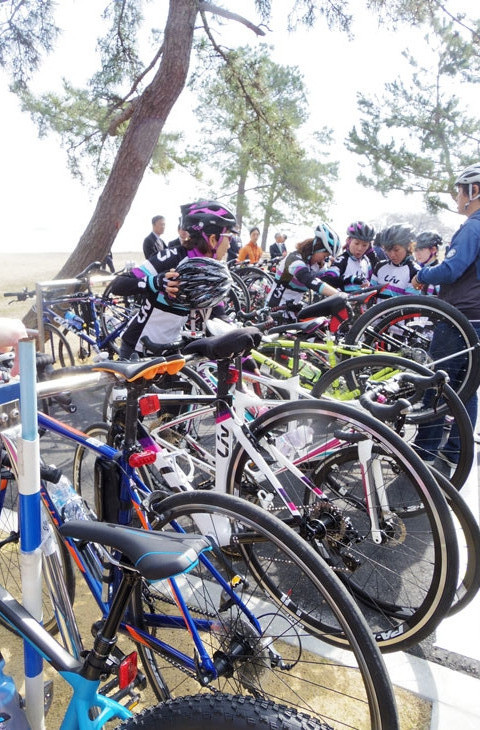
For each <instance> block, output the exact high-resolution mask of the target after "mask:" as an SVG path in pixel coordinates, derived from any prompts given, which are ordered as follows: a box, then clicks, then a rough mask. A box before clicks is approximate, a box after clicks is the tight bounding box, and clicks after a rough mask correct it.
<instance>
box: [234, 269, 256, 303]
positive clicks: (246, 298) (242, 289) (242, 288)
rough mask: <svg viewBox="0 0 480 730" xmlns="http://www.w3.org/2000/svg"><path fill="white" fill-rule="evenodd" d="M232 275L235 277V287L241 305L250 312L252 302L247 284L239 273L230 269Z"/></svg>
mask: <svg viewBox="0 0 480 730" xmlns="http://www.w3.org/2000/svg"><path fill="white" fill-rule="evenodd" d="M230 276H231V277H232V279H233V287H234V289H235V292H236V294H237V297H238V300H239V302H240V306H241V307H242V310H243V311H244V312H249V311H250V309H251V302H250V294H249V293H248V287H247V285H246V284H245V282H244V281H243V279H242V277H241V276H238V274H236V273H235V271H230Z"/></svg>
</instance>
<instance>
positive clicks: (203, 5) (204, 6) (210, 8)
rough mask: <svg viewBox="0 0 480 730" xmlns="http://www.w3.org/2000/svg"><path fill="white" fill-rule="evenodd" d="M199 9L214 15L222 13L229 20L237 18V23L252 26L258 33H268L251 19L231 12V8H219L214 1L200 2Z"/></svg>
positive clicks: (251, 28)
mask: <svg viewBox="0 0 480 730" xmlns="http://www.w3.org/2000/svg"><path fill="white" fill-rule="evenodd" d="M198 9H199V11H200V12H201V13H202V12H207V13H212V14H213V15H221V16H222V17H223V18H228V19H229V20H235V21H236V22H237V23H242V25H245V26H246V27H247V28H250V30H253V32H254V33H256V34H257V35H266V33H265V31H264V30H263V29H262V28H261V26H259V25H255V24H254V23H252V22H251V21H250V20H247V18H244V17H242V16H241V15H238V14H237V13H232V12H230V10H225V8H219V7H218V5H213V3H207V2H203V1H201V2H199V3H198Z"/></svg>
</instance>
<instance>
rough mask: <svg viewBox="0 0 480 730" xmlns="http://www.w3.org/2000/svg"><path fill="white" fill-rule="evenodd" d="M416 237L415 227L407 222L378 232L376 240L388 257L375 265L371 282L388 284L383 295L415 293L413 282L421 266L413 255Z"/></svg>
mask: <svg viewBox="0 0 480 730" xmlns="http://www.w3.org/2000/svg"><path fill="white" fill-rule="evenodd" d="M414 238H415V236H414V231H413V228H412V227H411V226H409V225H407V224H406V223H398V224H396V225H393V226H389V227H388V228H384V229H383V230H381V231H380V232H379V233H378V235H377V237H376V240H377V241H378V243H379V245H380V246H382V248H383V249H384V251H385V253H386V254H387V257H388V258H387V259H386V260H385V261H379V262H378V263H377V264H376V265H375V266H374V267H373V273H372V277H371V279H370V283H371V284H372V286H383V285H385V284H386V288H385V289H384V290H383V291H382V293H381V296H385V297H387V296H390V297H395V296H400V295H402V294H415V289H414V287H413V285H412V283H411V282H412V279H413V277H414V276H415V275H416V273H417V272H418V271H419V270H420V267H419V265H418V264H417V263H416V262H415V260H414V258H413V256H412V250H413V241H414Z"/></svg>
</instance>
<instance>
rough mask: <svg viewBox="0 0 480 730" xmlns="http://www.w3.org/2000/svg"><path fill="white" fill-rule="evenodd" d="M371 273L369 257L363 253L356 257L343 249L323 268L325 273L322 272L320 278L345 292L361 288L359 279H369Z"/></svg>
mask: <svg viewBox="0 0 480 730" xmlns="http://www.w3.org/2000/svg"><path fill="white" fill-rule="evenodd" d="M371 275H372V263H371V260H370V257H369V256H368V255H367V254H365V255H363V256H362V257H361V258H360V259H357V258H356V257H355V256H352V255H351V253H350V252H349V251H344V252H343V253H342V254H340V256H337V258H336V259H335V260H334V261H333V263H332V264H331V265H330V266H329V267H328V268H327V269H326V270H325V273H324V274H323V272H322V278H323V279H324V280H325V281H326V282H328V283H329V284H331V285H332V286H335V287H337V288H338V289H342V290H343V291H347V292H350V291H358V290H359V289H361V288H362V287H361V281H360V279H363V280H364V281H369V280H370V277H371ZM355 280H357V281H355Z"/></svg>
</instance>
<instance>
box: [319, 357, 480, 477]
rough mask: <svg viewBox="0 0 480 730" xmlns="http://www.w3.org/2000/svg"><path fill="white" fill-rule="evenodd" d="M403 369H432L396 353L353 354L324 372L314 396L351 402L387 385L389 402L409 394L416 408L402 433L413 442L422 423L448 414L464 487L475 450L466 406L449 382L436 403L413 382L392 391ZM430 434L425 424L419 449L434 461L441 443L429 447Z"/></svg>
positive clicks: (384, 392) (455, 474)
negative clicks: (455, 434)
mask: <svg viewBox="0 0 480 730" xmlns="http://www.w3.org/2000/svg"><path fill="white" fill-rule="evenodd" d="M401 373H414V374H417V375H425V376H429V375H431V374H432V371H431V370H429V368H426V367H425V366H423V365H420V364H419V363H416V362H413V361H412V360H407V359H406V358H401V357H397V356H396V355H380V354H375V355H373V356H372V355H362V356H358V357H352V358H350V359H348V360H344V361H343V362H340V363H339V364H338V365H336V366H335V367H334V368H331V369H330V370H328V371H327V372H326V373H325V374H324V375H322V377H321V378H320V379H319V380H318V381H317V383H315V385H314V387H313V389H312V396H314V397H315V398H321V397H328V398H333V399H334V400H340V401H341V402H347V403H348V402H351V401H357V400H358V398H359V396H360V395H361V394H362V393H364V392H366V391H367V390H368V389H369V388H370V387H374V388H378V387H379V386H384V387H382V389H381V390H380V393H381V395H382V397H383V398H384V399H385V402H387V403H389V402H390V403H391V402H393V401H395V400H397V399H398V398H406V399H407V400H409V401H410V403H411V405H412V411H411V412H410V413H408V414H407V415H406V418H405V427H404V428H403V429H402V430H403V433H402V437H403V438H404V439H405V440H406V441H407V442H408V443H410V444H413V443H414V441H415V437H416V435H417V433H418V428H419V427H421V426H423V425H424V424H428V423H430V422H432V421H433V420H436V419H438V418H439V417H443V416H445V417H446V421H445V428H444V431H445V433H446V430H447V429H448V427H451V425H452V423H455V424H456V426H457V429H458V437H459V440H460V458H459V461H458V464H457V465H456V466H455V468H454V469H453V473H452V474H451V476H450V480H451V482H452V484H454V485H455V486H456V487H458V488H459V489H460V488H461V487H462V486H463V484H465V481H466V480H467V478H468V475H469V474H470V470H471V468H472V464H473V459H474V451H475V449H474V442H473V429H472V424H471V422H470V419H469V417H468V413H467V411H466V410H465V406H464V405H463V403H462V401H461V400H460V397H459V396H458V395H457V394H456V393H455V391H454V390H453V389H452V388H451V387H450V386H449V385H445V386H444V388H443V390H442V395H441V398H438V401H437V400H435V406H434V407H431V406H425V397H424V394H418V393H416V391H415V387H414V386H412V385H411V384H409V383H402V384H400V385H399V388H398V390H396V391H395V392H392V388H391V385H392V384H395V381H396V379H397V376H398V375H399V374H401ZM428 438H429V437H428V428H422V444H423V445H422V448H421V450H420V449H417V450H418V452H419V453H420V455H421V457H422V458H423V459H424V460H425V461H428V462H433V460H434V459H435V457H436V455H437V443H436V442H435V444H433V443H432V448H429V444H428Z"/></svg>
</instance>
